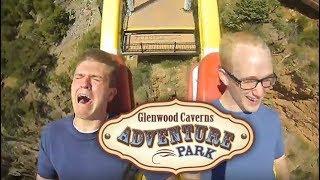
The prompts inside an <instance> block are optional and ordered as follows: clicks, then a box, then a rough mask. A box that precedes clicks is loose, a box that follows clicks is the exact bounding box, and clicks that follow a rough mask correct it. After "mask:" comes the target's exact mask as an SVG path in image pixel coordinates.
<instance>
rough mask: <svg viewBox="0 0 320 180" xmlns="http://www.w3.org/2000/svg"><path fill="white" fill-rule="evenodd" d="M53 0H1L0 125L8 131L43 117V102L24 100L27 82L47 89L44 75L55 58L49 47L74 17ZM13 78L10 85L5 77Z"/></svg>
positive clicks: (52, 67) (41, 89)
mask: <svg viewBox="0 0 320 180" xmlns="http://www.w3.org/2000/svg"><path fill="white" fill-rule="evenodd" d="M70 15H71V14H70V13H68V12H66V11H65V10H64V9H63V8H62V7H60V6H56V5H55V4H54V3H53V1H42V0H24V1H20V0H10V1H1V28H2V31H1V38H2V41H1V46H2V48H1V82H2V86H1V98H2V101H1V112H2V113H1V118H2V120H3V121H1V126H3V128H4V129H7V130H8V132H9V133H17V132H18V131H17V129H19V128H22V127H23V126H27V124H28V123H27V122H29V121H33V122H35V120H36V119H39V118H44V117H46V116H45V114H46V110H43V108H45V107H46V108H45V109H47V110H48V109H50V108H49V106H48V105H47V104H46V102H44V101H41V100H36V99H33V100H32V101H27V100H26V99H25V98H26V95H27V94H28V92H27V91H26V90H25V89H26V88H28V86H29V85H30V84H34V85H35V86H36V87H37V88H39V92H40V93H42V94H44V93H46V92H48V91H49V88H48V79H49V78H48V74H50V72H51V70H53V69H54V68H55V66H56V62H57V58H56V57H55V56H54V55H51V54H50V53H49V48H50V47H51V46H52V45H53V44H56V43H59V42H60V41H61V40H62V38H63V37H64V36H65V35H66V32H67V30H68V29H69V26H70V25H71V24H72V23H73V21H74V19H70V18H69V17H70ZM10 78H11V79H15V80H16V81H14V82H13V83H14V85H13V86H8V85H6V80H8V79H10Z"/></svg>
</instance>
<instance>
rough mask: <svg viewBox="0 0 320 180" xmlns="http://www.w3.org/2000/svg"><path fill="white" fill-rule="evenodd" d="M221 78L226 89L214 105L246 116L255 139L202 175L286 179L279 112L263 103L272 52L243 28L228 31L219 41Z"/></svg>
mask: <svg viewBox="0 0 320 180" xmlns="http://www.w3.org/2000/svg"><path fill="white" fill-rule="evenodd" d="M219 53H220V58H221V68H220V69H219V71H218V73H219V77H220V80H221V81H222V82H223V83H224V84H225V85H226V87H227V88H226V91H225V92H224V93H223V95H222V96H221V97H220V99H219V100H216V101H214V103H213V104H214V106H216V107H217V108H218V109H220V110H221V111H223V112H227V113H231V114H233V115H234V116H237V117H240V118H243V119H245V120H246V121H247V122H248V123H249V124H250V125H251V126H252V128H253V130H254V133H255V140H254V144H253V145H252V147H251V148H250V149H249V151H248V152H246V153H245V154H242V155H239V156H237V157H234V158H233V159H231V160H228V161H226V162H224V163H222V164H220V165H219V166H218V167H216V168H214V169H213V170H212V171H211V173H210V174H211V178H210V176H208V173H205V174H206V175H204V176H206V177H203V176H202V177H203V179H227V180H229V179H237V180H241V179H246V180H250V179H263V180H264V179H275V177H277V179H279V178H280V179H289V172H288V169H287V163H286V159H285V155H284V143H283V134H282V128H281V121H280V119H279V116H278V114H277V113H276V112H275V111H274V110H272V109H270V108H269V107H266V106H265V105H263V104H262V99H263V97H264V96H265V93H266V91H267V90H268V89H270V88H272V86H273V85H274V84H275V82H276V79H277V76H276V75H275V74H274V72H273V67H272V55H271V52H270V49H269V48H268V46H267V45H266V44H265V42H263V40H261V39H260V38H259V37H256V36H254V35H251V34H249V33H245V32H237V33H233V34H227V35H226V36H224V37H223V38H222V41H221V45H220V52H219Z"/></svg>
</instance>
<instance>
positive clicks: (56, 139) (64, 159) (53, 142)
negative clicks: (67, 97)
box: [37, 50, 128, 180]
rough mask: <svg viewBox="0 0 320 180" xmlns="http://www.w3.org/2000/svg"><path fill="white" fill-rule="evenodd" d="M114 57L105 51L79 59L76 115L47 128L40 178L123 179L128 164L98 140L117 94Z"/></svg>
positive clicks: (73, 97)
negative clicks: (104, 148)
mask: <svg viewBox="0 0 320 180" xmlns="http://www.w3.org/2000/svg"><path fill="white" fill-rule="evenodd" d="M113 58H114V56H113V55H111V54H108V53H106V52H103V51H101V50H89V51H87V52H86V53H84V55H83V56H82V57H80V58H79V62H78V64H77V67H76V70H75V73H74V77H73V80H72V85H71V100H72V106H73V110H74V115H72V116H68V117H65V118H62V119H61V120H57V121H54V122H51V123H49V124H48V125H47V126H46V127H45V128H44V129H43V131H42V134H41V142H40V150H39V160H38V175H37V179H60V180H63V179H77V180H80V179H86V180H89V179H90V180H91V179H123V176H124V174H125V172H126V169H127V167H128V163H127V162H126V161H123V160H121V159H118V158H116V157H114V156H111V155H108V154H106V153H105V152H104V151H103V150H102V149H101V148H100V147H99V144H98V141H97V140H96V138H97V131H98V129H99V128H100V126H101V125H102V124H103V123H104V122H105V121H106V120H107V119H108V113H107V107H108V102H110V101H111V100H112V99H113V97H114V96H115V95H116V93H117V89H116V87H115V85H116V74H117V69H118V64H117V63H116V62H115V61H114V59H113Z"/></svg>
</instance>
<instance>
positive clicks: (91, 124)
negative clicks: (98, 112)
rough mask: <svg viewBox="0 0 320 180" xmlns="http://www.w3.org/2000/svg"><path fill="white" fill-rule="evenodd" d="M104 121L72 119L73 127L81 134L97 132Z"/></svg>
mask: <svg viewBox="0 0 320 180" xmlns="http://www.w3.org/2000/svg"><path fill="white" fill-rule="evenodd" d="M103 122H105V121H104V120H87V119H82V118H78V117H75V118H74V119H73V125H74V127H75V128H76V129H77V130H78V131H79V132H81V133H93V132H96V131H98V129H99V128H100V127H101V125H102V123H103Z"/></svg>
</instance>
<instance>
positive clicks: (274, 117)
mask: <svg viewBox="0 0 320 180" xmlns="http://www.w3.org/2000/svg"><path fill="white" fill-rule="evenodd" d="M259 115H260V116H264V117H266V118H268V120H269V122H270V121H274V123H276V124H280V116H279V113H278V112H277V111H276V110H275V109H274V108H272V107H269V106H267V105H265V104H261V107H260V109H259Z"/></svg>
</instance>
